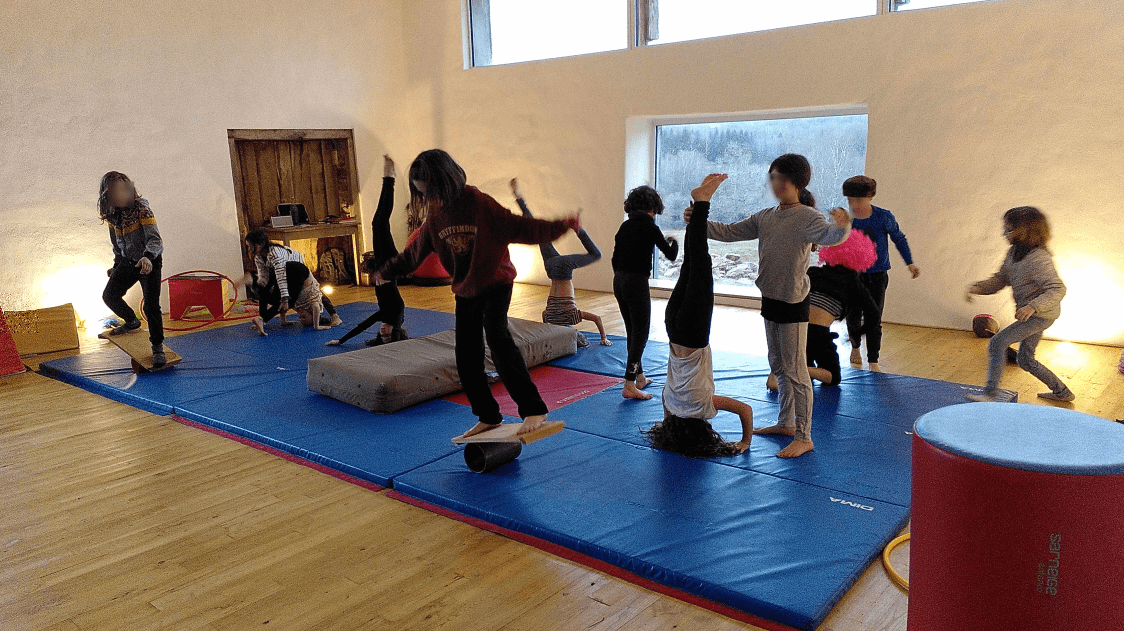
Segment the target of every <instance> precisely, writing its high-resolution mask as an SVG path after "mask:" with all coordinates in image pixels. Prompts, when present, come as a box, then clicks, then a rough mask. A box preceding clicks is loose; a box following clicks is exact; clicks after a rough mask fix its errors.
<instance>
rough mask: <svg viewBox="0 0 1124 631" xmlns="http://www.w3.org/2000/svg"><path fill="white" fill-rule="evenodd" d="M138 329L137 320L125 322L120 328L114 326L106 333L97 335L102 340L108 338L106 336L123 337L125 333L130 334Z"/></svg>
mask: <svg viewBox="0 0 1124 631" xmlns="http://www.w3.org/2000/svg"><path fill="white" fill-rule="evenodd" d="M140 328H141V321H140V319H139V318H138V319H136V320H133V321H132V322H126V323H125V324H122V325H121V326H115V327H113V328H112V329H110V330H108V331H104V332H102V333H99V334H98V337H100V338H102V339H105V338H106V336H108V335H124V334H126V333H132V332H133V331H137V330H139V329H140Z"/></svg>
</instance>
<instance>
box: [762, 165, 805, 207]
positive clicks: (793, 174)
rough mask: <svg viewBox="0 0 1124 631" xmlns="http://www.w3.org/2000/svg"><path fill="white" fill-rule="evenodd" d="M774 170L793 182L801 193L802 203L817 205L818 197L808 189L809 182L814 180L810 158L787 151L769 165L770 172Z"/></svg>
mask: <svg viewBox="0 0 1124 631" xmlns="http://www.w3.org/2000/svg"><path fill="white" fill-rule="evenodd" d="M774 171H776V172H777V173H779V174H781V175H783V176H784V177H785V179H787V180H788V181H789V182H792V185H793V186H795V187H796V189H797V190H798V191H799V193H800V203H801V204H804V205H805V206H810V207H812V208H815V207H816V197H815V196H814V195H812V192H811V191H809V190H808V184H809V183H810V182H811V181H812V163H810V162H808V158H805V157H804V156H802V155H800V154H799V153H786V154H784V155H783V156H780V157H779V158H777V159H776V160H773V163H772V164H770V165H769V173H772V172H774Z"/></svg>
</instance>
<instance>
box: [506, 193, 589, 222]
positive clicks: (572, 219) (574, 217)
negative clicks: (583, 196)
mask: <svg viewBox="0 0 1124 631" xmlns="http://www.w3.org/2000/svg"><path fill="white" fill-rule="evenodd" d="M512 181H514V180H512ZM562 223H563V224H564V225H565V226H566V227H567V228H569V229H570V230H573V231H574V232H581V229H582V211H581V209H580V208H579V209H578V212H576V213H574V214H573V215H570V216H569V217H566V218H565V219H563V220H562Z"/></svg>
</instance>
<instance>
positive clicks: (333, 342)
mask: <svg viewBox="0 0 1124 631" xmlns="http://www.w3.org/2000/svg"><path fill="white" fill-rule="evenodd" d="M341 343H342V342H340V341H339V340H328V341H327V342H324V346H339V345H340V344H341Z"/></svg>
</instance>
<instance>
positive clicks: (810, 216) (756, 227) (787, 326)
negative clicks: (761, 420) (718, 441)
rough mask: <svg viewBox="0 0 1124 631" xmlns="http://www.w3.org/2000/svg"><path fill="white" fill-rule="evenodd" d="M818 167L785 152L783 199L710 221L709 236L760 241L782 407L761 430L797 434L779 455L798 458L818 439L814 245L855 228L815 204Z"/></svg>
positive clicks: (774, 181) (774, 176)
mask: <svg viewBox="0 0 1124 631" xmlns="http://www.w3.org/2000/svg"><path fill="white" fill-rule="evenodd" d="M811 180H812V166H811V165H810V164H808V159H807V158H805V157H804V156H801V155H797V154H792V153H789V154H785V155H783V156H781V157H779V158H777V159H776V160H774V161H773V163H772V164H771V165H770V166H769V182H770V184H771V186H772V189H773V195H775V196H776V198H777V201H779V202H780V205H778V206H776V207H774V208H766V209H765V210H762V211H760V212H757V213H754V214H752V215H750V216H749V217H747V218H746V219H743V220H741V221H739V222H737V223H732V224H722V223H716V222H713V221H712V222H709V223H708V224H707V226H708V230H707V232H708V236H709V237H710V238H711V239H715V240H717V241H725V242H727V243H729V242H734V241H749V240H753V239H758V240H759V245H758V248H759V252H760V261H759V263H758V268H759V270H760V271H759V273H758V276H757V287H758V288H760V290H761V317H763V318H764V319H765V339H766V341H767V343H768V345H769V368H770V369H772V371H773V374H775V375H776V376H777V385H778V387H779V389H780V399H781V411H780V418H779V419H777V424H776V425H772V426H770V427H766V428H763V429H759V430H756V431H755V432H754V433H756V434H782V435H785V436H792V437H793V440H792V442H791V443H790V444H789V445H788V446H787V447H785V448H784V449H782V450H781V451H780V452H779V453H778V454H777V456H778V457H781V458H795V457H797V456H801V455H803V454H805V453H807V452H809V451H811V450H812V449H813V447H814V445H813V444H812V433H811V428H812V380H811V378H809V376H808V365H807V364H808V362H807V343H808V311H809V308H808V291H809V289H810V285H811V281H810V280H809V279H808V259H809V255H810V254H811V251H812V245H813V244H818V245H835V244H837V243H841V242H842V241H843V240H844V239H846V238H847V235H848V234H849V233H850V230H851V225H850V218H849V217H848V215H847V211H845V210H843V209H842V208H836V209H834V210H832V211H831V215H832V218H833V219H834V220H835V221H834V223H832V222H831V221H828V219H827V218H826V217H824V215H823V214H822V213H820V212H819V211H818V210H816V209H815V208H814V207H813V206H814V205H815V198H814V197H812V194H811V192H809V191H808V188H807V187H808V183H809V182H810V181H811Z"/></svg>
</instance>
